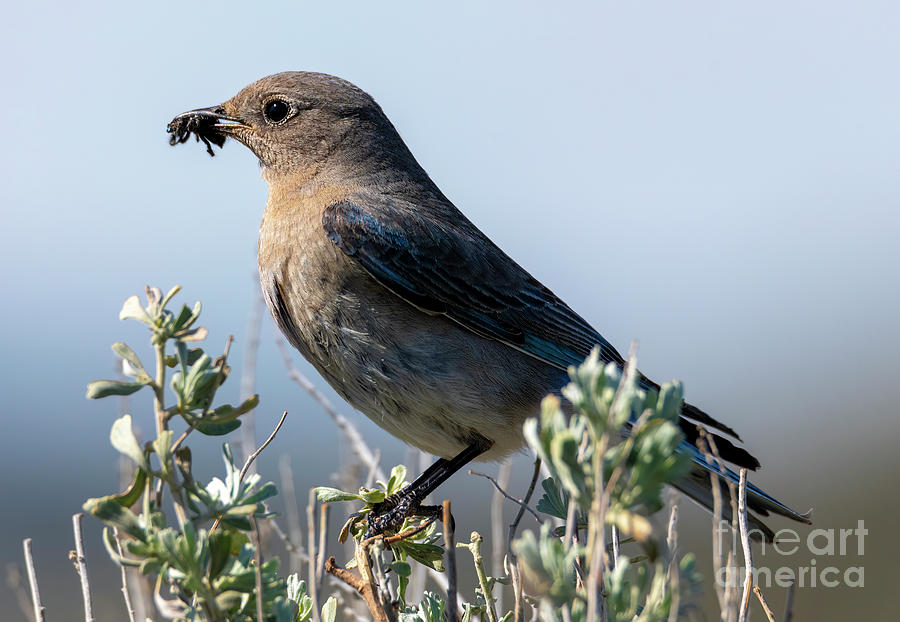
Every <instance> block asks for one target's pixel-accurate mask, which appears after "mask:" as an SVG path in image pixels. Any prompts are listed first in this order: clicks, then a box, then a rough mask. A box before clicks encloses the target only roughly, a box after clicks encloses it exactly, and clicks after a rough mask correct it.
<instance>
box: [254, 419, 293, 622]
mask: <svg viewBox="0 0 900 622" xmlns="http://www.w3.org/2000/svg"><path fill="white" fill-rule="evenodd" d="M284 414H287V413H284ZM281 420H282V421H284V417H282V418H281ZM277 431H278V430H277V429H276V430H275V432H277ZM272 436H274V433H273V435H272ZM263 447H265V445H263ZM260 450H262V447H260ZM247 462H248V463H249V462H252V461H251V460H250V459H249V458H248V460H247ZM250 522H251V523H252V524H253V535H254V540H256V542H254V544H255V545H256V546H255V547H254V551H253V558H254V560H255V561H256V572H255V575H256V622H265V620H266V616H265V613H264V612H263V585H262V564H263V562H262V541H261V540H260V537H259V523H258V522H256V516H254V515H252V514H251V515H250Z"/></svg>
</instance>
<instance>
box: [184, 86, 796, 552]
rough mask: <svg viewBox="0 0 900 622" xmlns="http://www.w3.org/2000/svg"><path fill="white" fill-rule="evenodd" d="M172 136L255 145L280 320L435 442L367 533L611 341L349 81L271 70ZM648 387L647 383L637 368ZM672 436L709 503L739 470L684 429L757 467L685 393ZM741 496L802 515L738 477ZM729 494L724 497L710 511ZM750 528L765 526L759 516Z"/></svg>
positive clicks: (262, 260) (420, 439)
mask: <svg viewBox="0 0 900 622" xmlns="http://www.w3.org/2000/svg"><path fill="white" fill-rule="evenodd" d="M167 130H168V132H169V133H170V134H171V136H170V142H171V144H173V145H174V144H178V143H183V142H185V141H186V140H187V139H188V138H189V137H190V136H191V134H193V135H195V137H196V138H197V139H199V140H202V141H203V142H204V143H205V145H206V147H207V150H208V152H209V153H210V155H212V154H213V153H214V151H213V149H212V145H217V146H219V147H222V146H223V144H224V143H225V140H226V139H227V138H231V139H233V140H236V141H237V142H239V143H242V144H243V145H245V146H246V147H248V148H249V149H250V150H251V151H252V152H253V153H254V154H255V155H256V157H257V158H258V159H259V163H260V166H261V169H262V176H263V178H264V179H265V181H266V182H267V184H268V199H267V202H266V207H265V211H264V214H263V217H262V222H261V224H260V229H259V248H258V265H259V279H260V285H261V287H262V292H263V295H264V298H265V301H266V305H267V306H268V309H269V311H270V312H271V315H272V317H273V318H274V321H275V323H276V324H277V326H278V328H279V329H280V330H281V332H282V333H283V334H284V336H285V337H286V338H287V340H288V341H289V342H290V344H291V345H292V346H293V347H294V348H296V349H297V350H298V351H299V352H300V353H301V354H302V355H303V356H304V357H305V358H306V360H308V361H309V362H310V363H311V364H312V366H313V367H314V368H315V369H316V370H317V371H318V373H319V374H321V376H322V377H323V378H324V379H325V381H326V382H328V384H329V385H331V386H332V387H333V388H334V389H335V391H336V392H337V393H338V394H339V395H340V396H341V397H343V398H344V399H345V400H346V401H347V402H348V403H349V404H350V405H351V406H353V407H354V408H355V409H357V410H358V411H360V412H362V413H363V414H365V415H366V416H368V417H369V418H370V419H372V420H373V421H374V422H375V423H376V424H378V425H379V426H380V427H382V428H383V429H385V430H386V431H387V432H389V433H391V434H392V435H394V436H395V437H397V438H399V439H401V440H402V441H404V442H406V443H408V444H410V445H412V446H415V447H417V448H419V449H421V450H423V451H425V452H427V453H430V454H433V455H434V456H436V457H437V458H438V460H437V461H436V462H435V463H434V464H433V465H432V466H431V467H430V468H428V469H427V470H426V471H424V472H423V473H422V474H421V475H420V476H419V477H418V478H417V479H416V480H415V481H414V482H413V483H412V484H410V485H409V486H407V487H406V488H404V489H402V490H401V491H399V492H398V493H395V494H394V495H392V496H391V497H389V498H388V499H385V501H384V502H382V503H381V504H379V505H378V506H376V507H375V509H374V511H373V512H372V513H371V515H370V522H369V529H370V533H381V532H384V531H386V530H389V529H396V528H398V527H399V525H400V524H401V523H402V521H403V520H404V518H405V517H406V516H408V515H411V514H416V513H419V514H427V513H428V512H434V510H435V508H433V507H432V508H429V507H428V506H424V505H422V503H423V501H424V499H425V497H426V496H427V495H428V494H430V493H431V492H432V491H433V490H434V489H435V488H437V486H439V485H440V484H441V483H443V482H444V481H445V480H446V479H447V478H449V477H450V475H452V474H453V473H454V472H456V471H457V470H459V469H460V468H461V467H462V466H463V465H465V464H467V463H468V462H470V461H472V460H480V461H496V460H500V459H502V458H504V457H505V456H507V455H509V454H510V453H512V452H515V451H517V450H519V449H521V448H522V447H523V446H524V444H525V440H524V436H523V431H522V425H523V423H524V421H525V420H526V419H527V418H528V417H531V416H535V415H536V414H537V412H538V411H539V408H540V404H541V401H542V399H543V398H544V397H545V396H546V395H547V394H550V393H554V392H556V393H558V392H559V390H560V388H561V387H563V386H564V385H565V384H566V383H567V381H568V378H569V376H568V369H569V368H570V367H571V366H577V365H578V364H580V363H581V362H582V361H583V360H584V359H585V358H586V357H587V356H588V355H589V354H590V353H591V352H592V351H593V350H595V349H596V350H597V352H598V354H599V358H600V360H602V361H603V362H604V363H614V364H615V365H617V366H619V367H622V366H624V365H625V359H624V358H623V357H622V356H621V355H620V354H619V352H618V351H616V349H615V348H614V347H613V346H612V345H611V344H610V343H609V342H608V341H607V340H606V339H604V338H603V337H602V336H601V335H600V333H599V332H598V331H597V330H595V329H594V328H593V327H592V326H591V324H589V323H588V322H587V321H586V320H585V319H584V318H582V317H581V316H580V315H579V314H578V313H576V312H575V311H573V310H572V309H571V308H570V307H569V306H568V305H567V304H566V303H565V302H563V301H562V300H561V299H560V298H559V297H557V296H556V295H555V294H554V293H553V292H552V291H551V290H550V289H549V288H547V287H546V286H544V285H543V284H542V283H540V282H539V281H538V280H537V279H535V278H534V277H533V276H532V275H531V274H529V273H528V272H527V271H526V270H525V269H524V268H522V267H521V266H520V265H519V264H518V263H516V261H515V260H513V259H512V258H511V257H510V256H509V255H507V254H506V253H504V252H503V251H502V250H501V249H500V248H499V247H498V246H497V245H496V244H495V243H494V242H493V241H492V240H491V239H490V238H489V237H488V236H487V235H485V234H484V233H483V232H482V231H481V230H480V229H478V227H476V226H475V225H474V224H473V223H472V222H471V221H470V220H469V219H468V218H467V217H466V216H465V215H464V214H463V213H462V212H461V211H460V210H459V209H457V207H456V206H455V205H454V204H453V203H452V202H451V201H450V199H448V198H447V197H446V196H445V195H444V194H443V193H442V192H441V190H440V189H439V188H438V186H437V185H436V184H435V183H434V181H433V180H432V179H431V178H430V177H429V175H428V174H427V173H426V172H425V170H424V169H423V168H422V167H421V166H420V165H419V163H418V162H417V161H416V159H415V157H414V156H413V154H412V153H411V151H410V150H409V148H408V147H407V145H406V143H405V142H404V141H403V139H402V138H401V136H400V134H399V132H398V131H397V129H396V128H395V127H394V125H393V124H392V123H391V121H390V120H389V119H388V117H387V116H386V115H385V113H384V112H383V110H382V109H381V107H380V106H379V105H378V104H377V103H376V102H375V100H374V99H373V98H372V97H371V96H370V95H369V94H368V93H366V92H365V91H363V90H362V89H360V88H358V87H357V86H355V85H354V84H352V83H350V82H349V81H346V80H343V79H341V78H338V77H335V76H332V75H328V74H324V73H314V72H305V71H294V72H284V73H277V74H273V75H270V76H267V77H264V78H262V79H260V80H258V81H256V82H253V83H252V84H250V85H248V86H246V87H245V88H243V89H241V90H240V91H239V92H238V93H237V94H236V95H235V96H234V97H232V98H231V99H229V100H227V101H225V102H224V103H222V104H220V105H216V106H212V107H208V108H198V109H194V110H190V111H188V112H185V113H182V114H180V115H178V116H177V117H175V118H174V119H173V120H172V122H171V123H169V125H168V126H167ZM639 384H640V385H641V387H642V388H644V389H647V390H655V389H658V388H659V386H658V385H657V384H656V383H654V382H653V381H651V380H650V379H649V378H647V377H645V376H643V375H642V374H640V375H639ZM679 426H680V428H681V431H682V432H683V434H684V437H685V439H684V441H683V442H682V443H681V445H680V447H679V451H684V452H687V453H689V454H690V455H691V458H692V459H693V470H692V471H691V472H690V474H689V475H688V476H687V477H685V478H684V479H683V480H681V481H679V482H677V483H676V484H675V487H676V488H678V489H679V490H681V491H682V492H683V493H684V494H686V495H687V496H688V497H690V498H691V499H693V500H694V501H696V502H698V503H700V504H701V505H703V506H704V507H707V508H709V509H711V508H712V504H713V494H712V486H713V485H712V483H711V481H712V480H711V479H710V476H709V472H710V471H712V472H715V473H716V474H717V477H718V478H719V482H720V484H719V485H720V486H724V483H725V482H727V481H731V482H732V483H736V482H737V475H736V474H735V473H734V471H733V470H732V469H730V468H719V467H717V466H714V465H712V464H711V463H709V462H708V461H707V459H706V457H705V455H704V454H703V453H702V452H700V450H699V449H698V447H697V446H696V442H697V439H698V438H699V435H700V434H701V432H700V430H701V429H703V430H705V433H706V434H709V435H710V436H711V437H712V438H713V439H714V441H715V445H716V446H717V448H718V452H719V453H720V455H721V458H722V459H723V460H725V461H727V462H729V463H731V464H733V465H736V466H737V467H745V468H748V469H754V470H755V469H756V468H758V467H759V461H758V460H757V459H756V458H755V457H754V456H753V455H751V454H750V453H749V452H748V451H746V450H745V449H743V448H742V447H739V446H738V445H736V444H735V443H734V442H732V440H729V438H730V439H733V440H734V441H740V437H739V436H738V435H737V433H736V432H735V431H734V430H732V429H731V428H730V427H729V426H727V425H725V424H724V423H721V422H719V421H717V420H716V419H713V418H712V417H711V416H709V415H708V414H706V413H705V412H703V411H702V410H700V409H699V408H697V407H695V406H693V405H691V404H689V403H687V402H685V403H684V404H683V406H682V411H681V418H680V420H679ZM747 503H748V506H749V508H750V509H751V510H753V511H754V512H755V514H757V515H760V516H767V515H769V514H770V513H775V514H778V515H782V516H786V517H788V518H791V519H793V520H797V521H801V522H806V523H808V522H810V521H809V517H808V515H807V514H800V513H798V512H795V511H794V510H792V509H790V508H789V507H788V506H786V505H784V504H783V503H781V502H780V501H778V500H776V499H775V498H774V497H772V496H770V495H769V494H768V493H766V492H764V491H763V490H761V489H760V488H758V487H756V486H754V485H752V484H751V485H748V487H747ZM727 512H728V509H727V508H726V513H727ZM752 518H753V521H754V523H753V524H754V526H755V527H757V528H759V529H761V530H762V531H763V533H764V534H765V537H766V539H771V538H772V534H773V532H772V531H771V529H770V528H769V527H768V526H766V525H765V524H764V523H762V521H760V520H759V519H758V517H756V516H753V517H752Z"/></svg>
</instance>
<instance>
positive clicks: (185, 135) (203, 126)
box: [166, 111, 225, 156]
mask: <svg viewBox="0 0 900 622" xmlns="http://www.w3.org/2000/svg"><path fill="white" fill-rule="evenodd" d="M218 121H219V120H218V119H217V118H216V117H215V116H213V115H211V114H208V113H204V112H201V111H197V112H186V113H184V114H180V115H178V116H177V117H175V118H174V119H172V121H171V122H170V123H169V125H167V126H166V131H167V132H168V133H169V134H171V136H169V144H170V145H172V146H174V145H179V144H181V143H185V142H187V140H188V139H189V138H190V137H191V134H193V135H194V139H195V140H197V142H200V141H203V144H204V145H206V153H208V154H209V155H210V156H214V155H216V154H215V152H213V148H212V146H213V145H216V146H217V147H222V145H224V144H225V135H224V134H220V133H219V131H218V130H216V129H215V127H214V126H215V124H216V123H217V122H218Z"/></svg>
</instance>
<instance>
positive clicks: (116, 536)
mask: <svg viewBox="0 0 900 622" xmlns="http://www.w3.org/2000/svg"><path fill="white" fill-rule="evenodd" d="M113 539H114V540H115V541H116V550H117V552H118V553H119V557H124V554H123V553H122V542H121V541H120V540H119V531H118V530H117V529H116V528H115V527H113ZM119 570H120V571H121V572H122V598H124V599H125V609H126V610H127V611H128V622H135V618H134V606H133V605H132V604H131V593H130V592H129V591H128V574H127V573H126V572H125V565H124V564H119Z"/></svg>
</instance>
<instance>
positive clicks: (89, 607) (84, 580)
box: [69, 512, 94, 622]
mask: <svg viewBox="0 0 900 622" xmlns="http://www.w3.org/2000/svg"><path fill="white" fill-rule="evenodd" d="M83 517H84V514H82V513H81V512H79V513H78V514H73V515H72V531H73V532H74V533H75V550H74V551H72V552H71V553H69V559H71V560H72V562H73V563H74V564H75V572H76V573H78V579H79V580H80V581H81V599H82V600H83V601H84V622H94V604H93V602H91V584H90V580H89V579H88V569H87V561H86V560H85V558H84V534H83V533H82V530H81V519H82V518H83Z"/></svg>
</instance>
